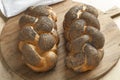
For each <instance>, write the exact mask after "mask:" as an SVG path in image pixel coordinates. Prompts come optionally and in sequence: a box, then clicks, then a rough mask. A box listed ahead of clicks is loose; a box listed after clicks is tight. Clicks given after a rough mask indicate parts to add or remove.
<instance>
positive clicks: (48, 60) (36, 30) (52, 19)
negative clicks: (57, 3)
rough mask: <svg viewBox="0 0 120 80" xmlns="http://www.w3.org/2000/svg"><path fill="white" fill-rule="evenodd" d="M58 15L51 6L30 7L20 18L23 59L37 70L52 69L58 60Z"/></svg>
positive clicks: (20, 43) (20, 47)
mask: <svg viewBox="0 0 120 80" xmlns="http://www.w3.org/2000/svg"><path fill="white" fill-rule="evenodd" d="M56 21H57V17H56V14H55V13H54V12H53V11H52V8H51V7H49V6H44V5H42V6H41V5H40V6H37V7H30V8H28V9H27V10H26V11H25V13H24V15H23V16H22V17H21V18H20V20H19V26H20V28H21V31H20V34H19V39H20V42H19V44H18V45H19V49H20V51H21V53H22V60H23V61H24V62H25V64H26V65H27V66H28V67H30V68H31V69H32V70H34V71H36V72H45V71H49V70H50V69H52V68H53V67H54V66H55V65H56V62H57V44H58V40H59V39H58V34H57V27H56Z"/></svg>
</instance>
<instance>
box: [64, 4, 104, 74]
mask: <svg viewBox="0 0 120 80" xmlns="http://www.w3.org/2000/svg"><path fill="white" fill-rule="evenodd" d="M97 17H98V12H97V10H96V9H95V8H94V7H92V6H90V5H81V6H74V7H72V8H71V9H70V10H69V11H68V12H67V13H66V15H65V19H64V22H63V27H64V35H65V39H66V41H67V44H66V48H67V50H68V56H67V58H66V65H67V67H68V68H71V69H73V70H74V71H76V72H85V71H88V70H92V69H94V68H95V67H96V66H97V65H98V64H99V62H100V61H101V59H102V58H103V55H104V51H103V46H104V42H105V39H104V36H103V34H102V33H101V32H100V24H99V21H98V19H97Z"/></svg>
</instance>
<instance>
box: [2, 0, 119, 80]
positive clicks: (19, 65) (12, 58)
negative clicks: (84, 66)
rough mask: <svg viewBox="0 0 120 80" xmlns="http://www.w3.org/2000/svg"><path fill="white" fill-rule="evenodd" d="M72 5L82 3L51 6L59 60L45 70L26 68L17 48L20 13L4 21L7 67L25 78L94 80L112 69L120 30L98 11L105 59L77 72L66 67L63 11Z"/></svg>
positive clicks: (26, 79) (3, 53)
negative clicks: (54, 17)
mask: <svg viewBox="0 0 120 80" xmlns="http://www.w3.org/2000/svg"><path fill="white" fill-rule="evenodd" d="M74 5H81V4H80V3H74V2H72V1H70V0H68V1H65V2H62V3H58V4H56V5H52V7H53V10H54V11H55V12H56V13H57V16H58V21H57V25H58V33H59V37H60V43H59V45H58V61H57V64H56V67H55V68H54V69H52V70H51V71H48V72H45V73H36V72H33V71H32V70H31V69H29V68H28V67H27V66H26V65H25V64H24V63H23V62H22V60H21V53H20V51H19V50H18V34H19V31H20V28H19V25H18V21H19V18H20V16H21V15H22V14H21V15H18V16H16V17H13V18H11V19H9V20H8V22H7V23H6V25H5V27H4V29H3V31H2V33H1V37H0V46H1V54H2V57H3V58H4V60H5V62H6V64H7V65H8V66H9V68H10V69H11V70H12V71H14V72H15V73H16V74H18V75H19V76H20V77H22V78H23V79H25V80H95V79H98V78H100V77H101V76H102V75H104V74H106V73H107V72H108V71H109V70H111V69H112V68H113V67H114V66H115V64H116V63H117V61H118V59H119V56H120V32H119V29H118V28H117V26H116V24H115V23H114V22H113V21H112V19H111V18H110V17H108V16H107V15H104V14H103V13H99V21H100V24H101V32H102V33H103V34H104V36H105V40H106V42H105V46H104V50H105V54H104V58H103V60H102V61H101V63H100V64H99V66H98V67H96V68H95V69H94V70H92V71H88V72H85V73H76V72H73V71H72V70H70V69H68V68H67V67H66V66H65V62H64V60H65V57H66V54H67V52H66V50H65V45H64V43H65V41H64V38H63V26H62V22H63V19H64V15H65V13H66V12H67V11H68V10H69V9H70V8H71V7H72V6H74Z"/></svg>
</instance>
